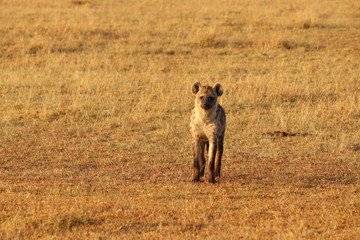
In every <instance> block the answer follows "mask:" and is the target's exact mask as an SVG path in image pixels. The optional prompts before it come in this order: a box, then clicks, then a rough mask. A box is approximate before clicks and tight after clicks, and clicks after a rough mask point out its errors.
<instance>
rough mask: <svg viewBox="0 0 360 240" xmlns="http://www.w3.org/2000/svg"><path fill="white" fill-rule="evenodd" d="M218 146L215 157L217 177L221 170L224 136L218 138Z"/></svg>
mask: <svg viewBox="0 0 360 240" xmlns="http://www.w3.org/2000/svg"><path fill="white" fill-rule="evenodd" d="M217 144H218V148H217V151H216V158H215V177H220V170H221V158H222V155H223V152H224V136H221V137H219V138H218V142H217Z"/></svg>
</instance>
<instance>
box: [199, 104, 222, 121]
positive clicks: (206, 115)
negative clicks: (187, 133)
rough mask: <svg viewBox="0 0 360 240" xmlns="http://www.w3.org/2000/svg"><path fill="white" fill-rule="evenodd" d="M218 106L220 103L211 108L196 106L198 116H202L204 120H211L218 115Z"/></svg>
mask: <svg viewBox="0 0 360 240" xmlns="http://www.w3.org/2000/svg"><path fill="white" fill-rule="evenodd" d="M217 107H218V104H216V105H215V106H214V107H213V108H211V109H209V110H205V109H203V108H201V107H200V106H197V107H195V112H196V114H197V115H198V116H200V118H201V119H204V120H211V119H214V118H215V115H216V109H217Z"/></svg>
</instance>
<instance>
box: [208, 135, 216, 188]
mask: <svg viewBox="0 0 360 240" xmlns="http://www.w3.org/2000/svg"><path fill="white" fill-rule="evenodd" d="M216 149H217V142H216V138H214V139H212V140H211V141H209V153H208V154H209V160H208V176H207V180H208V182H209V183H215V182H216V181H215V172H214V170H215V169H214V163H215V156H216Z"/></svg>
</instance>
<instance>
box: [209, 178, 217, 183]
mask: <svg viewBox="0 0 360 240" xmlns="http://www.w3.org/2000/svg"><path fill="white" fill-rule="evenodd" d="M207 183H211V184H214V183H217V182H216V180H215V179H208V180H207Z"/></svg>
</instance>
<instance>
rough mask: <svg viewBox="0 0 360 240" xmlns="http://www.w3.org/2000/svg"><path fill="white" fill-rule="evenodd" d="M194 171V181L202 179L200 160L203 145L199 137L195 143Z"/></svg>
mask: <svg viewBox="0 0 360 240" xmlns="http://www.w3.org/2000/svg"><path fill="white" fill-rule="evenodd" d="M194 145H195V146H194V172H193V179H192V181H193V182H199V181H200V162H201V152H202V146H201V142H200V141H199V139H196V140H195V144H194Z"/></svg>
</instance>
